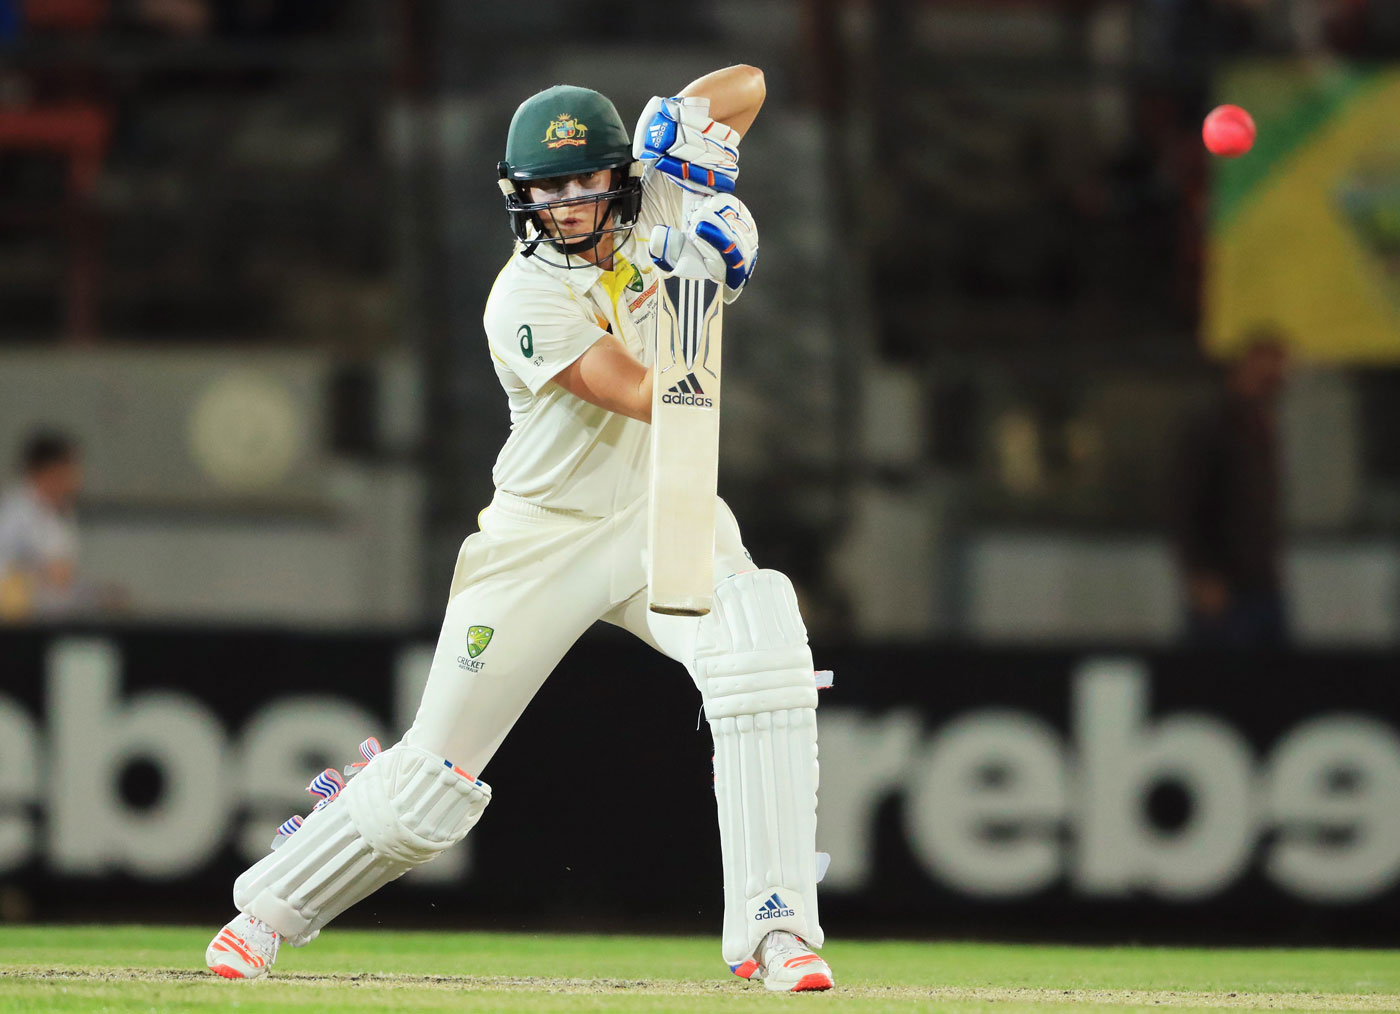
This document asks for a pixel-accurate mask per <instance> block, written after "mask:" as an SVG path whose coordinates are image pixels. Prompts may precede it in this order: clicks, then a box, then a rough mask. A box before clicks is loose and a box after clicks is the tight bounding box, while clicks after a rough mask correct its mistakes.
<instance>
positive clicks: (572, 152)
mask: <svg viewBox="0 0 1400 1014" xmlns="http://www.w3.org/2000/svg"><path fill="white" fill-rule="evenodd" d="M497 169H499V171H500V174H501V190H502V192H503V193H504V194H505V197H506V213H507V214H508V215H509V216H510V226H511V231H512V232H513V233H514V234H515V236H516V238H517V239H520V240H523V241H524V242H525V244H526V247H525V255H526V256H529V255H531V254H533V253H534V252H535V250H536V248H537V247H538V246H539V244H540V243H541V242H548V238H547V234H546V233H545V231H544V229H543V227H542V225H541V220H542V218H541V217H542V216H544V215H551V216H552V215H553V213H554V209H556V208H558V207H560V206H562V205H565V204H568V205H570V206H571V207H572V206H579V205H582V204H586V203H592V204H593V205H594V206H595V207H596V206H597V205H598V204H603V205H605V207H606V210H607V212H610V213H611V223H609V216H608V215H607V214H605V215H604V216H602V222H603V225H604V227H603V228H600V229H598V230H596V231H595V232H591V233H587V234H585V235H582V236H578V237H573V238H571V239H570V240H569V242H567V243H561V242H552V243H550V245H551V246H553V247H555V248H556V249H559V250H561V251H562V252H563V253H564V254H565V255H566V256H565V263H564V265H563V266H565V267H574V266H577V265H576V264H575V263H573V262H572V259H571V258H569V257H568V256H567V255H568V254H570V253H582V252H585V251H588V250H591V249H593V248H594V247H595V246H597V245H598V242H599V240H601V239H602V238H603V236H605V235H608V234H610V233H621V234H625V233H627V232H628V231H630V230H631V228H632V226H633V225H634V224H635V223H636V221H637V215H638V213H639V212H640V211H641V207H642V181H641V174H640V172H638V171H637V170H639V169H640V165H639V164H638V163H635V162H634V161H633V159H632V139H631V137H629V136H628V134H627V128H626V127H624V126H623V125H622V117H620V116H618V114H617V107H616V106H614V105H613V104H612V102H611V101H609V99H608V98H607V97H606V96H604V95H601V94H599V93H598V92H595V91H593V90H592V89H591V88H579V87H576V86H574V85H555V86H554V87H553V88H547V89H545V90H544V91H542V92H538V93H537V94H535V95H532V96H530V97H529V98H528V99H526V100H525V101H524V102H522V103H521V104H520V107H519V108H518V109H516V111H515V116H513V117H512V118H511V121H510V132H509V134H508V135H507V136H506V157H505V159H504V160H503V161H501V162H500V163H499V164H498V165H497ZM602 169H612V170H617V171H616V172H615V173H614V174H613V182H612V185H611V186H609V188H608V189H607V190H606V191H605V192H603V193H600V194H590V195H589V196H587V197H584V198H571V199H568V200H559V201H540V202H535V203H531V202H529V201H527V200H526V199H525V192H524V188H523V187H522V186H521V184H528V181H530V180H542V179H551V178H555V177H560V176H577V175H583V174H587V173H594V172H598V171H599V170H602ZM579 263H582V262H579Z"/></svg>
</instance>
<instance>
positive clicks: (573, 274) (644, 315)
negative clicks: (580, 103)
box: [482, 169, 684, 518]
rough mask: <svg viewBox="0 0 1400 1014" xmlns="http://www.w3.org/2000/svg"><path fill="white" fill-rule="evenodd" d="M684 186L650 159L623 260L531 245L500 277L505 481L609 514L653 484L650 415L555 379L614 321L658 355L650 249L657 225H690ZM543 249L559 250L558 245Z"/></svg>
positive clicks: (559, 503) (497, 319) (556, 505)
mask: <svg viewBox="0 0 1400 1014" xmlns="http://www.w3.org/2000/svg"><path fill="white" fill-rule="evenodd" d="M683 196H684V195H683V193H682V191H681V189H680V188H679V187H678V186H676V185H675V184H674V183H672V182H671V181H669V180H668V179H667V178H666V177H664V176H662V175H661V174H659V173H655V172H653V171H652V170H650V169H648V170H647V172H646V174H645V175H644V176H643V178H642V208H641V212H640V214H639V215H638V218H637V223H636V225H635V226H634V227H633V229H632V232H631V233H630V234H629V236H628V237H627V239H626V240H625V241H623V242H622V244H621V245H620V246H619V247H618V249H617V251H616V252H615V253H614V255H613V270H611V271H603V270H602V269H601V268H598V267H596V266H594V265H583V266H580V267H575V268H572V269H570V268H562V267H554V266H552V265H549V264H546V263H544V262H543V261H541V260H540V259H539V258H538V257H524V256H522V255H521V244H517V245H516V251H515V253H514V254H513V255H512V256H511V259H510V260H509V261H507V262H506V266H505V267H504V268H503V269H502V271H501V273H500V275H499V276H497V278H496V283H495V285H493V286H492V288H491V295H490V297H489V298H488V299H487V301H486V312H485V314H484V316H483V318H482V320H483V323H484V325H485V327H486V338H487V342H488V344H489V345H490V349H491V358H492V360H493V362H494V363H495V366H496V376H497V378H498V379H499V380H500V382H501V386H502V387H503V388H505V391H506V394H507V396H508V397H509V399H510V437H509V438H508V439H507V440H506V443H505V446H504V447H503V448H501V453H500V454H499V455H498V456H497V458H496V467H495V468H494V470H493V471H492V479H493V480H494V481H495V484H496V488H497V489H499V490H504V491H505V492H507V493H513V494H514V495H516V496H518V497H523V498H524V499H526V500H529V501H531V502H532V503H535V504H538V505H539V506H542V507H549V508H553V509H555V510H566V511H573V512H576V513H578V514H579V515H581V516H584V517H594V518H601V517H608V516H610V515H612V514H613V513H615V512H616V511H618V510H620V509H621V508H623V507H625V506H627V505H628V504H630V503H632V502H633V501H634V500H636V499H637V498H638V497H640V496H642V495H643V494H645V493H646V490H647V479H648V475H649V473H650V469H651V427H650V426H648V425H647V424H646V423H644V422H639V421H637V420H636V419H629V418H627V417H626V416H623V415H618V414H616V413H614V412H609V411H608V410H607V409H603V408H599V407H598V406H596V405H592V404H590V403H588V402H586V401H584V400H583V399H581V398H576V397H574V396H573V395H572V394H570V393H569V392H568V391H565V390H564V389H563V388H562V387H560V386H559V385H558V384H553V383H551V382H550V381H551V380H552V379H553V378H554V377H555V376H557V375H558V374H559V372H560V371H561V370H563V369H564V367H566V366H568V365H569V364H570V363H572V362H573V361H574V360H576V359H578V357H579V356H581V355H583V354H584V353H585V352H587V351H588V349H589V348H591V347H592V346H593V344H594V343H595V342H597V341H598V340H599V339H600V338H602V337H603V336H604V335H605V334H607V333H609V332H611V333H612V334H614V335H616V336H617V338H618V339H620V340H621V341H622V343H623V345H625V346H626V347H627V350H628V351H629V352H631V353H632V354H633V355H634V356H636V357H637V359H638V360H640V361H641V362H642V363H643V364H650V363H651V360H652V340H653V329H654V328H655V321H656V313H657V300H658V296H657V288H658V281H659V280H660V278H661V272H660V270H659V269H658V268H657V267H656V266H655V265H654V264H653V263H652V260H651V257H650V255H649V254H648V253H647V246H646V241H647V239H648V238H649V237H650V236H651V230H652V227H653V226H656V225H669V226H672V227H675V228H678V227H680V226H681V225H682V220H683V210H682V198H683ZM545 255H546V256H550V257H552V258H554V259H558V258H559V257H560V256H561V255H560V254H559V253H558V252H557V251H555V250H553V249H552V248H546V249H545Z"/></svg>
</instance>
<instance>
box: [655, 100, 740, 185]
mask: <svg viewBox="0 0 1400 1014" xmlns="http://www.w3.org/2000/svg"><path fill="white" fill-rule="evenodd" d="M709 111H710V100H709V99H704V98H686V99H681V98H671V99H667V98H662V97H661V96H659V95H658V96H657V97H656V98H654V99H652V100H651V101H650V102H648V103H647V107H646V108H645V109H644V110H642V116H641V119H639V120H638V121H637V130H636V132H635V133H634V134H633V135H632V157H633V158H636V159H640V160H641V161H643V162H647V163H650V164H651V165H654V166H656V168H657V169H659V170H661V171H662V172H663V173H665V174H666V175H667V176H670V177H672V178H674V179H675V181H676V183H677V184H678V185H679V186H681V187H682V188H684V189H685V190H688V191H690V192H691V193H693V194H732V193H733V192H734V180H735V179H736V178H737V177H738V175H739V132H738V131H736V130H733V129H731V128H729V127H726V126H725V125H724V124H723V123H718V122H716V121H714V120H712V119H710V115H709Z"/></svg>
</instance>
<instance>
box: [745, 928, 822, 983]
mask: <svg viewBox="0 0 1400 1014" xmlns="http://www.w3.org/2000/svg"><path fill="white" fill-rule="evenodd" d="M733 971H734V974H735V975H737V976H740V977H741V978H744V979H762V980H763V988H764V989H771V990H773V991H774V992H786V993H806V992H808V991H815V990H822V989H830V988H831V987H832V986H834V985H836V979H835V978H834V977H833V976H832V974H831V966H830V965H828V964H827V963H826V962H825V961H823V960H822V959H821V958H820V957H818V956H817V955H816V953H814V952H813V950H812V948H810V947H808V946H807V944H806V942H805V941H803V939H802V938H801V937H800V936H798V935H797V934H795V933H789V932H787V930H774V931H773V932H772V933H769V934H768V935H767V936H766V937H764V938H763V942H762V943H760V944H759V945H758V951H757V952H756V953H755V954H754V956H753V957H752V958H750V959H749V960H748V961H745V962H744V963H743V964H741V965H735V966H734V969H733Z"/></svg>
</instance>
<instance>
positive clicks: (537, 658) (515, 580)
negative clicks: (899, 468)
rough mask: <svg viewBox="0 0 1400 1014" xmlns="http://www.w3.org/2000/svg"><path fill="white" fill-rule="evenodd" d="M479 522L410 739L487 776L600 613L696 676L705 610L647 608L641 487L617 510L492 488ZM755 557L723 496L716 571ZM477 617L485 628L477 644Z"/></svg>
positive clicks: (732, 570) (729, 570)
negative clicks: (559, 505)
mask: <svg viewBox="0 0 1400 1014" xmlns="http://www.w3.org/2000/svg"><path fill="white" fill-rule="evenodd" d="M480 524H481V531H479V532H477V533H476V534H474V535H472V536H470V537H469V538H468V539H467V540H466V542H464V543H463V544H462V549H461V552H460V553H459V554H458V556H457V569H456V572H455V573H454V574H453V577H452V590H451V593H450V596H449V598H448V602H447V615H446V617H445V618H444V619H443V623H442V632H441V633H440V634H439V635H438V642H437V650H436V652H435V653H434V655H433V666H432V670H431V672H430V673H429V676H428V683H427V686H426V688H425V689H424V691H423V700H422V703H421V704H419V706H418V715H417V717H416V718H415V719H414V721H413V727H412V728H410V729H409V730H408V732H407V733H406V734H405V735H404V742H406V743H409V744H412V745H413V746H418V747H422V748H423V749H425V750H429V751H431V752H433V753H435V754H438V755H439V756H441V757H446V758H447V759H448V760H450V761H452V763H454V764H456V765H458V766H459V767H461V768H463V769H464V770H466V771H469V772H470V773H471V774H473V775H475V776H477V777H481V773H482V771H483V770H484V769H485V767H486V765H487V763H488V762H489V761H490V760H491V757H492V756H493V755H494V754H495V753H496V750H497V749H498V748H499V747H500V745H501V743H502V741H504V740H505V738H506V733H508V732H510V730H511V727H512V726H514V725H515V723H516V720H517V719H519V718H520V716H521V714H522V713H523V712H524V711H525V707H526V705H528V704H529V703H530V699H531V698H533V697H534V696H535V694H536V693H537V692H538V691H539V689H540V687H541V686H543V685H544V681H545V679H546V678H547V677H548V676H549V674H550V672H552V671H553V669H554V667H555V666H556V665H558V664H559V660H560V659H562V658H563V657H564V654H565V652H567V651H568V650H569V648H570V647H571V646H572V645H573V643H574V642H575V641H577V640H578V639H579V637H580V636H581V635H582V634H583V632H584V631H585V630H587V629H588V628H589V627H590V626H592V625H593V623H594V622H595V621H597V620H600V619H601V620H606V621H608V622H609V623H615V624H617V625H618V626H621V627H625V628H626V629H627V630H630V631H631V632H632V633H634V634H636V635H637V636H638V637H640V638H641V639H642V640H644V641H646V642H647V643H648V644H650V645H651V646H652V647H654V648H656V649H657V650H659V651H661V652H663V653H664V654H666V655H667V656H669V657H670V658H673V659H675V660H676V661H677V662H680V663H682V664H683V665H684V666H685V667H686V670H687V672H690V673H691V674H692V679H693V678H694V670H693V665H692V663H693V661H694V651H695V637H696V628H697V626H698V624H699V622H700V621H699V618H696V617H681V616H662V615H659V614H656V613H653V612H651V611H650V610H649V609H648V608H647V601H646V544H647V499H646V497H642V498H640V499H638V500H637V501H635V502H634V503H632V504H630V505H629V506H627V507H626V508H624V509H623V510H622V511H620V512H619V513H617V514H616V515H614V516H613V517H610V518H602V519H579V518H577V517H575V516H573V515H570V514H568V513H566V512H563V511H557V510H551V509H548V508H544V507H538V506H536V505H534V504H532V503H529V502H528V501H525V500H522V499H521V498H519V497H516V496H512V495H510V494H508V493H503V492H497V493H496V496H495V498H494V499H493V500H492V501H491V505H490V506H489V507H487V508H486V510H484V511H482V513H481V519H480ZM752 569H753V563H752V562H751V561H750V559H749V558H748V555H747V553H746V552H745V551H744V546H743V542H742V540H741V539H740V536H739V526H738V523H737V522H736V521H735V520H734V515H733V513H732V512H731V511H730V510H729V507H728V506H727V505H726V504H725V503H724V501H723V500H719V501H718V503H717V505H716V511H715V580H716V582H718V581H722V580H724V579H725V578H726V577H729V576H730V575H731V574H737V573H740V572H742V571H746V570H752ZM473 627H477V628H483V629H482V630H478V631H477V634H476V637H475V639H474V647H476V648H477V649H478V653H477V654H476V655H475V656H473V655H472V654H471V651H470V650H469V648H468V644H469V635H468V631H469V630H470V629H471V628H473ZM488 629H489V632H490V633H489V638H490V639H489V641H485V644H486V646H485V648H484V649H481V648H480V645H481V643H482V642H483V641H484V640H485V638H486V636H487V635H486V630H488Z"/></svg>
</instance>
